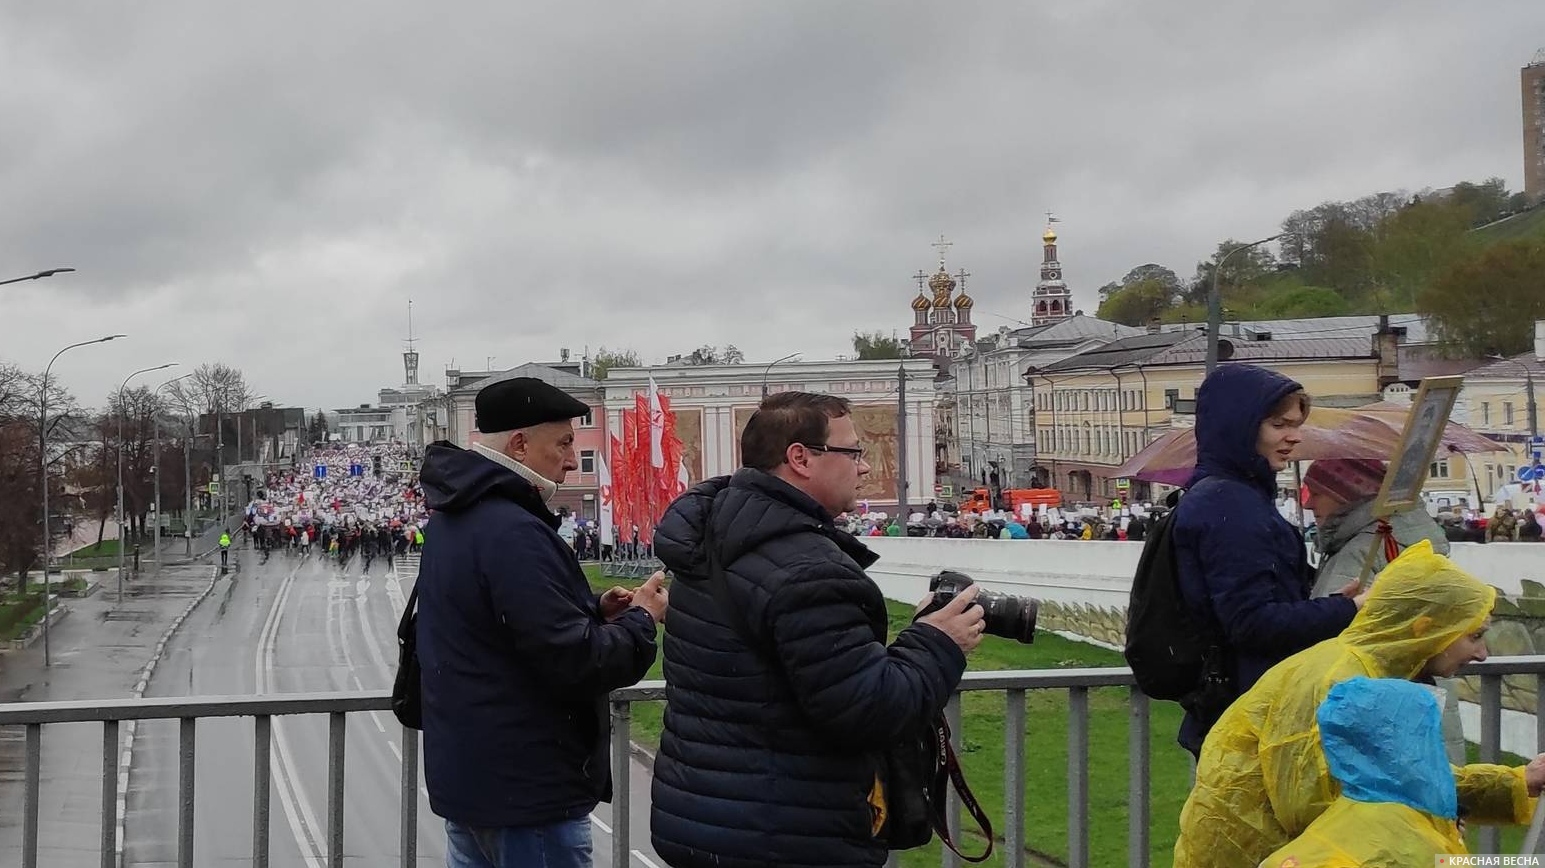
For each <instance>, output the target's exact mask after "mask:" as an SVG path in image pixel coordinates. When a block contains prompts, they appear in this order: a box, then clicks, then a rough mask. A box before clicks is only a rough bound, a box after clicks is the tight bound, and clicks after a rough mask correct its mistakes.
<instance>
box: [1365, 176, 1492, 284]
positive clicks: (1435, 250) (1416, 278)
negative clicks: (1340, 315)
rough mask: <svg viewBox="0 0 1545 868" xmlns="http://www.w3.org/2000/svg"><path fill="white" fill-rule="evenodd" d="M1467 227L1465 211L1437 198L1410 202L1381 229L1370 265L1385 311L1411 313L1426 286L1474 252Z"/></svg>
mask: <svg viewBox="0 0 1545 868" xmlns="http://www.w3.org/2000/svg"><path fill="white" fill-rule="evenodd" d="M1469 224H1470V210H1469V209H1468V208H1467V207H1466V206H1464V205H1461V204H1459V203H1457V202H1453V201H1449V200H1442V199H1433V200H1428V201H1425V202H1422V201H1418V202H1414V203H1412V204H1411V205H1409V206H1407V207H1406V208H1403V209H1401V210H1400V211H1399V212H1398V213H1396V214H1393V215H1391V216H1390V217H1389V218H1388V219H1386V220H1385V221H1384V222H1383V223H1382V224H1380V226H1379V229H1378V237H1377V239H1376V240H1375V242H1374V244H1373V247H1372V250H1371V255H1370V259H1369V262H1370V266H1371V277H1372V280H1373V283H1374V285H1375V286H1376V287H1377V294H1378V297H1379V300H1380V301H1381V302H1382V305H1381V306H1382V307H1383V309H1384V310H1385V311H1386V312H1387V311H1390V310H1402V311H1406V310H1414V309H1415V306H1416V296H1417V295H1418V294H1419V293H1420V292H1421V291H1422V290H1423V289H1424V288H1426V287H1427V285H1428V284H1430V283H1432V281H1433V280H1434V279H1436V278H1437V276H1438V275H1439V274H1441V273H1442V272H1443V271H1444V270H1445V269H1447V268H1449V267H1450V266H1452V265H1453V264H1454V263H1456V262H1458V261H1460V260H1461V259H1464V258H1465V257H1466V256H1469V255H1470V254H1471V253H1472V252H1473V250H1474V246H1475V242H1474V240H1473V238H1472V237H1471V236H1470V234H1469V233H1468V232H1467V231H1466V230H1468V229H1469Z"/></svg>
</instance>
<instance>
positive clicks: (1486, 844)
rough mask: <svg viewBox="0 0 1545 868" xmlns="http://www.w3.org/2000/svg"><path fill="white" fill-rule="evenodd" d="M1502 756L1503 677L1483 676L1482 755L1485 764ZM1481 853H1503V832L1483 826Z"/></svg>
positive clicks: (1494, 827) (1493, 827)
mask: <svg viewBox="0 0 1545 868" xmlns="http://www.w3.org/2000/svg"><path fill="white" fill-rule="evenodd" d="M1501 755H1502V676H1501V675H1482V676H1481V755H1480V759H1481V762H1483V763H1494V762H1496V761H1497V760H1498V758H1500V757H1501ZM1479 840H1480V849H1479V850H1478V851H1477V852H1480V853H1497V852H1500V851H1501V846H1502V830H1501V829H1498V828H1497V827H1496V826H1482V827H1481V831H1480V838H1479Z"/></svg>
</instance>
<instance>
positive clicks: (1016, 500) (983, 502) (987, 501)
mask: <svg viewBox="0 0 1545 868" xmlns="http://www.w3.org/2000/svg"><path fill="white" fill-rule="evenodd" d="M1003 499H1004V501H1005V502H1007V503H1008V507H1009V509H1010V510H1011V511H1013V512H1015V513H1018V512H1019V507H1020V504H1025V503H1028V504H1030V506H1031V507H1032V508H1036V509H1039V508H1040V507H1041V506H1042V505H1043V504H1044V505H1045V506H1047V507H1053V506H1061V505H1062V492H1060V491H1058V490H1057V489H1055V488H1008V489H1004V491H1003ZM992 508H993V504H992V497H991V492H989V491H988V490H987V489H985V488H976V489H972V491H971V495H970V496H969V497H967V498H966V499H965V500H964V501H962V502H961V504H960V511H961V512H976V513H983V512H987V511H988V510H991V509H992Z"/></svg>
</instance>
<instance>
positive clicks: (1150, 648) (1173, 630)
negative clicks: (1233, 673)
mask: <svg viewBox="0 0 1545 868" xmlns="http://www.w3.org/2000/svg"><path fill="white" fill-rule="evenodd" d="M1180 494H1181V492H1179V491H1176V492H1174V493H1173V494H1171V495H1170V496H1169V497H1168V498H1167V500H1166V504H1167V505H1168V506H1169V507H1170V509H1169V511H1168V512H1166V513H1165V514H1164V515H1162V516H1160V517H1159V518H1158V520H1156V521H1154V522H1153V523H1152V524H1151V525H1150V526H1149V528H1148V536H1147V537H1146V538H1145V539H1144V540H1143V554H1142V556H1141V557H1139V558H1138V560H1137V574H1136V575H1135V576H1133V577H1132V596H1131V599H1130V600H1129V601H1128V602H1127V637H1126V647H1125V648H1124V649H1123V650H1122V654H1123V656H1125V657H1126V659H1127V665H1128V666H1131V667H1132V674H1133V675H1134V676H1136V678H1137V686H1138V689H1140V690H1142V691H1143V692H1144V693H1146V694H1147V695H1148V696H1150V697H1152V698H1154V699H1164V700H1169V701H1171V702H1181V701H1182V700H1185V699H1187V698H1188V697H1191V696H1192V694H1194V693H1195V692H1196V691H1197V690H1198V688H1200V687H1201V686H1202V682H1203V675H1204V673H1206V672H1207V671H1208V670H1209V669H1213V670H1217V669H1218V668H1219V667H1220V664H1221V662H1222V654H1223V643H1222V641H1221V640H1220V639H1219V638H1218V636H1217V634H1216V631H1215V630H1213V628H1212V625H1211V624H1209V623H1205V622H1199V621H1198V619H1197V618H1195V617H1194V616H1193V615H1192V614H1191V611H1190V610H1189V609H1188V608H1187V607H1186V605H1185V601H1184V600H1183V599H1182V598H1181V596H1180V581H1179V580H1180V575H1179V570H1178V569H1176V566H1175V536H1174V532H1175V513H1176V509H1175V505H1176V504H1178V503H1179V502H1180ZM1209 662H1211V663H1212V664H1213V665H1212V666H1209V665H1208V664H1209Z"/></svg>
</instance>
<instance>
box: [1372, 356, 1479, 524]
mask: <svg viewBox="0 0 1545 868" xmlns="http://www.w3.org/2000/svg"><path fill="white" fill-rule="evenodd" d="M1463 385H1464V377H1427V378H1425V379H1423V380H1422V382H1421V385H1420V386H1419V387H1418V388H1417V390H1416V394H1415V395H1414V396H1412V398H1411V411H1410V413H1408V414H1407V415H1406V424H1405V430H1404V431H1402V432H1401V434H1400V444H1399V445H1398V446H1397V447H1396V448H1395V453H1394V454H1393V455H1391V456H1390V462H1389V467H1388V469H1386V470H1385V471H1384V482H1383V484H1382V485H1380V486H1379V494H1378V496H1377V497H1375V498H1374V501H1373V514H1374V516H1376V517H1378V518H1388V517H1389V516H1391V515H1393V514H1395V513H1397V512H1399V511H1401V510H1403V509H1409V508H1411V507H1413V506H1420V505H1421V503H1422V486H1423V484H1425V483H1426V482H1427V472H1428V469H1429V468H1430V467H1431V466H1432V461H1433V458H1434V456H1436V455H1437V452H1438V444H1440V443H1442V442H1443V431H1444V429H1445V428H1447V427H1448V421H1449V416H1450V415H1451V414H1452V413H1453V412H1454V403H1455V402H1456V401H1458V400H1459V390H1460V388H1462V386H1463Z"/></svg>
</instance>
